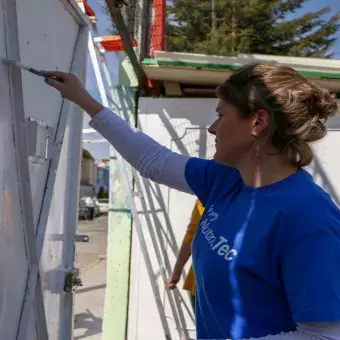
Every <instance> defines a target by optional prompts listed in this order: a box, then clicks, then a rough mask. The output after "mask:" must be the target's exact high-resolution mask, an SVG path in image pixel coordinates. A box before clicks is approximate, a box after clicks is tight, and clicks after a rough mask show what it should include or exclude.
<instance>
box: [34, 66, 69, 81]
mask: <svg viewBox="0 0 340 340" xmlns="http://www.w3.org/2000/svg"><path fill="white" fill-rule="evenodd" d="M28 71H29V72H31V73H33V74H35V75H37V76H39V77H44V78H49V79H53V80H56V81H59V82H60V83H63V82H64V80H63V79H61V78H58V77H52V76H45V75H44V74H43V73H41V72H40V71H38V70H36V69H34V68H32V67H31V68H29V69H28Z"/></svg>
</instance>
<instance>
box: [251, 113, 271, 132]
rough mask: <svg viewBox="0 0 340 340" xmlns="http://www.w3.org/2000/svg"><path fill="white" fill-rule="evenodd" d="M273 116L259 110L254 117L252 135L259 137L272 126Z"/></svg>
mask: <svg viewBox="0 0 340 340" xmlns="http://www.w3.org/2000/svg"><path fill="white" fill-rule="evenodd" d="M270 120H271V116H270V114H269V112H268V111H267V110H264V109H260V110H258V111H257V112H256V113H255V114H254V117H253V126H252V135H253V136H254V137H258V136H260V135H261V134H262V132H263V131H265V130H266V129H267V128H268V126H269V125H270Z"/></svg>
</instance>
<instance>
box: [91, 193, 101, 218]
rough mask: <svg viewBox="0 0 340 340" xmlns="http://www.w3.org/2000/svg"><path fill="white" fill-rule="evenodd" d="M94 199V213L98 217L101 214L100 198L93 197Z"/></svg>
mask: <svg viewBox="0 0 340 340" xmlns="http://www.w3.org/2000/svg"><path fill="white" fill-rule="evenodd" d="M92 201H93V208H94V211H93V214H94V216H95V217H98V216H100V215H101V211H100V204H99V202H98V198H97V197H93V198H92Z"/></svg>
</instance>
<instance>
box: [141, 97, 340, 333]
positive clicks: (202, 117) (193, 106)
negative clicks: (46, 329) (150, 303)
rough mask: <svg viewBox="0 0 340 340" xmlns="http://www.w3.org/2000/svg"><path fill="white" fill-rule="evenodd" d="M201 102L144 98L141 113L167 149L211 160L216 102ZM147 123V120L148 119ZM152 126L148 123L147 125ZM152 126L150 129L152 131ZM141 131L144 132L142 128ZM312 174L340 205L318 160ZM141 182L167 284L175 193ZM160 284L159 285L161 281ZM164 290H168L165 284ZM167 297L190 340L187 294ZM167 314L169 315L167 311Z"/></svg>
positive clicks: (173, 250) (175, 245)
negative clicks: (159, 132)
mask: <svg viewBox="0 0 340 340" xmlns="http://www.w3.org/2000/svg"><path fill="white" fill-rule="evenodd" d="M151 101H152V102H151ZM198 101H199V99H191V98H185V99H166V98H165V99H155V98H151V99H150V98H142V101H141V102H140V103H141V105H140V111H141V114H143V115H150V116H157V117H158V118H159V120H160V123H161V125H162V126H163V127H164V128H165V129H166V133H167V135H168V136H167V137H168V141H170V143H169V144H170V145H168V146H169V147H170V149H171V150H173V151H176V152H179V153H181V154H184V155H188V156H196V157H202V158H207V159H210V158H212V156H213V154H214V151H215V146H214V141H213V139H214V137H211V136H209V134H208V132H207V128H208V126H209V125H210V124H211V123H212V122H213V121H214V119H215V117H216V114H215V107H216V104H217V100H216V99H205V100H204V101H200V102H199V103H198ZM204 113H206V114H204ZM146 119H148V118H147V117H146ZM151 121H152V120H150V122H151ZM150 122H149V121H148V124H150ZM152 122H153V121H152ZM157 124H159V123H157ZM138 125H139V124H138ZM151 125H152V124H151ZM149 126H150V125H148V126H147V127H148V128H149ZM139 128H140V129H141V130H143V129H142V128H141V127H140V125H139ZM153 129H154V130H153V131H155V133H157V131H156V130H157V128H156V129H155V127H153ZM148 133H149V132H148ZM161 137H162V136H161ZM162 143H164V141H162ZM309 170H310V171H311V173H312V174H313V176H314V178H318V179H319V182H320V181H321V185H322V186H323V188H324V189H325V190H326V191H328V192H329V193H330V194H331V196H332V197H333V199H334V201H335V202H336V204H338V205H340V204H339V203H340V201H339V198H338V195H337V193H336V190H335V189H334V188H333V186H332V184H331V181H330V180H329V178H328V176H327V175H326V173H325V171H324V169H323V167H322V165H321V164H320V162H319V161H318V160H315V162H314V163H313V165H312V166H311V168H310V169H309ZM139 181H140V183H139V185H136V187H137V191H138V192H139V193H142V195H140V196H139V197H143V198H142V199H141V200H144V203H143V202H142V206H143V209H142V210H143V211H142V212H139V214H140V215H142V216H143V217H144V219H145V221H146V225H147V226H148V228H144V230H145V233H149V235H150V239H151V241H152V248H153V249H150V251H153V252H154V254H155V258H156V259H157V260H158V263H159V264H161V265H163V266H164V268H163V272H162V274H161V275H163V276H162V277H163V283H164V280H165V279H167V278H168V277H169V276H170V275H171V273H172V268H173V265H174V263H173V261H171V259H174V258H176V257H177V255H178V251H179V245H178V243H177V240H176V235H175V233H174V226H173V225H172V223H171V221H172V220H174V219H173V218H172V219H171V218H170V214H169V205H170V201H171V196H172V195H176V193H175V192H174V191H173V190H171V189H165V190H164V187H162V186H160V185H158V184H156V183H153V182H150V181H149V180H146V179H141V178H140V177H139ZM166 190H168V191H166ZM166 192H167V194H166ZM172 197H174V196H172ZM190 213H191V211H188V216H189V215H190ZM172 217H173V216H172ZM185 228H186V226H185V225H183V235H182V237H183V236H184V233H185ZM150 248H151V247H150ZM154 269H156V268H154ZM158 282H159V285H160V282H161V281H158ZM162 289H164V290H165V286H164V285H163V284H162ZM165 294H166V296H167V299H165V300H163V303H164V301H167V302H168V303H169V306H170V308H171V313H172V315H167V316H168V317H169V318H172V319H173V320H174V322H175V324H176V329H177V330H178V332H179V333H180V336H181V337H184V338H186V339H188V338H189V335H188V327H187V322H188V320H190V318H191V320H193V315H192V312H191V307H190V306H188V305H187V303H186V301H187V300H186V299H184V298H183V294H186V292H185V291H183V290H182V289H179V290H176V291H175V292H168V291H165ZM163 308H164V305H163ZM167 313H168V314H170V313H169V312H168V311H167Z"/></svg>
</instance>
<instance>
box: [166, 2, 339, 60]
mask: <svg viewBox="0 0 340 340" xmlns="http://www.w3.org/2000/svg"><path fill="white" fill-rule="evenodd" d="M307 2H308V0H281V1H280V0H172V1H171V3H169V4H168V16H167V18H168V20H167V36H168V39H167V46H168V48H167V49H168V50H169V51H177V52H190V53H205V54H215V55H237V54H238V53H260V54H275V55H286V56H306V57H320V58H329V57H332V54H331V53H329V49H330V47H332V45H333V44H334V43H335V41H336V38H335V33H336V32H337V30H338V29H339V19H340V13H336V14H334V15H332V16H331V17H330V18H328V19H327V20H326V19H325V15H328V16H329V13H330V10H331V9H330V8H329V7H325V8H323V9H321V10H319V11H316V12H313V13H306V14H304V15H301V16H300V17H297V18H295V19H291V20H287V17H288V16H289V15H291V14H294V13H295V12H296V11H297V10H298V9H301V8H303V6H304V5H305V4H306V3H307Z"/></svg>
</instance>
